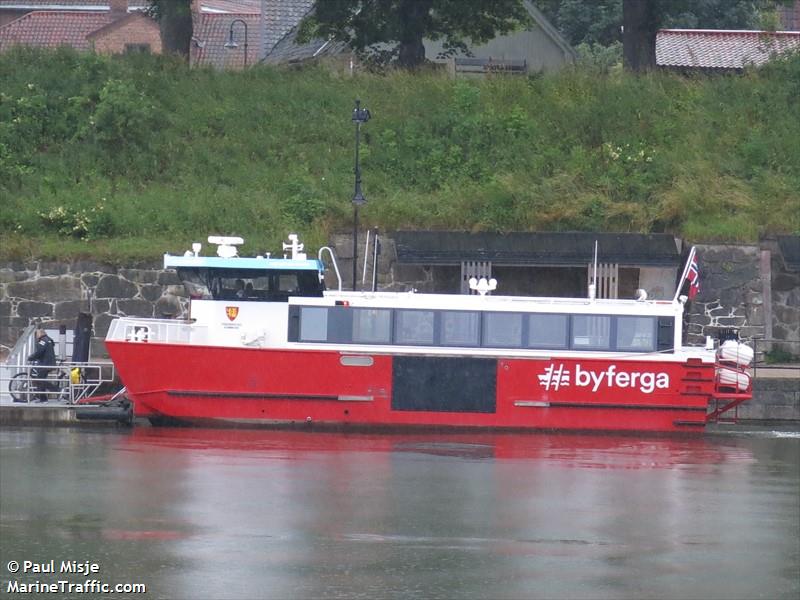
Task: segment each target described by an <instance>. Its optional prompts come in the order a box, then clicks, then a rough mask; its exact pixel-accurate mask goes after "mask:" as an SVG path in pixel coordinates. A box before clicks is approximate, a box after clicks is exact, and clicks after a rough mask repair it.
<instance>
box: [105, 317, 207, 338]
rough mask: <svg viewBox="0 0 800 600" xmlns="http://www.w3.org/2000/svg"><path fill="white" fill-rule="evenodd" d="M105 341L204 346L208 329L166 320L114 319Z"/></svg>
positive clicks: (203, 326)
mask: <svg viewBox="0 0 800 600" xmlns="http://www.w3.org/2000/svg"><path fill="white" fill-rule="evenodd" d="M106 339H107V340H113V341H125V342H142V343H147V342H153V343H165V344H206V343H208V327H206V326H205V325H195V324H193V323H191V322H188V321H175V320H168V319H137V318H133V317H125V318H122V319H114V320H113V321H112V322H111V325H110V326H109V329H108V334H107V335H106Z"/></svg>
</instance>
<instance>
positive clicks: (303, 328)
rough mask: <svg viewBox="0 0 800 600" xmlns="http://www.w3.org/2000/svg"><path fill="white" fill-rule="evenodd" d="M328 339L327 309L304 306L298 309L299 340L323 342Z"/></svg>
mask: <svg viewBox="0 0 800 600" xmlns="http://www.w3.org/2000/svg"><path fill="white" fill-rule="evenodd" d="M327 339H328V309H327V308H313V307H308V306H304V307H302V308H301V309H300V340H301V341H303V342H325V341H327Z"/></svg>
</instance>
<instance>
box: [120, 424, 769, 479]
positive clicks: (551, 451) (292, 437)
mask: <svg viewBox="0 0 800 600" xmlns="http://www.w3.org/2000/svg"><path fill="white" fill-rule="evenodd" d="M124 447H125V448H127V449H144V448H164V449H169V450H170V451H176V450H177V451H186V452H190V453H198V452H199V453H207V454H208V455H214V456H218V457H224V456H225V455H227V454H231V455H235V456H237V457H240V458H246V457H253V458H258V459H263V458H271V459H278V460H280V459H285V460H290V459H301V458H303V457H312V456H324V455H330V454H346V453H353V452H357V453H359V454H360V455H362V456H364V455H368V454H374V455H378V456H380V455H383V454H387V453H397V454H420V455H428V456H436V457H452V458H456V459H466V460H484V459H500V460H535V461H536V462H537V464H538V465H540V466H541V465H547V464H552V465H557V466H560V467H576V468H599V469H662V468H675V467H684V466H692V465H694V466H714V465H721V464H724V463H742V462H745V463H747V462H752V461H753V457H752V453H751V451H750V450H749V449H748V448H747V447H740V446H739V445H738V444H736V443H735V442H732V443H728V442H727V441H721V440H719V439H715V440H710V439H708V438H702V437H687V436H683V437H653V436H651V437H647V438H638V437H632V436H629V435H611V434H594V435H592V434H586V433H581V434H570V433H558V434H547V435H525V434H521V433H511V432H448V433H442V432H438V433H436V434H430V433H396V434H390V435H381V434H370V433H341V432H331V431H325V432H318V433H316V434H315V435H307V434H306V433H305V432H302V431H295V430H280V431H264V430H263V429H218V428H214V429H205V428H180V427H179V428H161V427H159V428H147V427H143V428H136V429H135V430H134V431H133V432H132V433H131V434H130V436H128V437H126V439H125V443H124Z"/></svg>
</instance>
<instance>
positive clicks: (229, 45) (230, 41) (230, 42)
mask: <svg viewBox="0 0 800 600" xmlns="http://www.w3.org/2000/svg"><path fill="white" fill-rule="evenodd" d="M236 23H241V24H242V25H244V68H245V69H246V68H247V22H246V21H245V20H244V19H234V20H233V21H231V28H230V30H229V31H228V41H227V42H225V48H227V49H228V50H233V49H235V48H238V47H239V44H237V43H236V42H234V41H233V26H234V25H236Z"/></svg>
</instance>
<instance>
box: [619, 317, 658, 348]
mask: <svg viewBox="0 0 800 600" xmlns="http://www.w3.org/2000/svg"><path fill="white" fill-rule="evenodd" d="M616 349H617V350H631V351H636V352H651V351H653V350H655V349H656V319H655V318H654V317H617V335H616Z"/></svg>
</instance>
